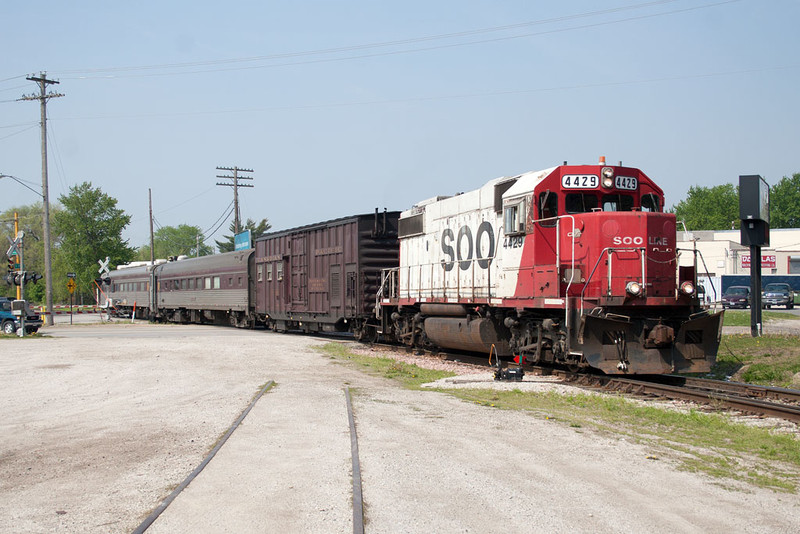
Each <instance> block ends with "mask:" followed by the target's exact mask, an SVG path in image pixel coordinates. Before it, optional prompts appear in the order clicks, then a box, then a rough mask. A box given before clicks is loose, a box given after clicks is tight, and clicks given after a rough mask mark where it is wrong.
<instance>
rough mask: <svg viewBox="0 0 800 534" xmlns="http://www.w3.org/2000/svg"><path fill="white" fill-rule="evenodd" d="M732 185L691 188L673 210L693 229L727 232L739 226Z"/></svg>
mask: <svg viewBox="0 0 800 534" xmlns="http://www.w3.org/2000/svg"><path fill="white" fill-rule="evenodd" d="M738 189H739V188H738V187H734V185H733V184H722V185H716V186H714V187H700V186H691V187H690V188H689V192H688V193H687V195H686V198H685V199H684V200H681V201H680V202H678V203H677V204H676V205H675V206H673V207H672V211H673V212H674V213H675V216H676V217H677V219H678V220H679V221H683V222H684V223H686V228H687V229H688V230H689V231H692V230H730V229H731V226H733V227H735V228H738V227H739V191H738Z"/></svg>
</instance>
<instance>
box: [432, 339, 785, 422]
mask: <svg viewBox="0 0 800 534" xmlns="http://www.w3.org/2000/svg"><path fill="white" fill-rule="evenodd" d="M438 356H439V357H443V358H445V359H447V360H450V361H461V362H464V363H471V364H478V365H485V366H487V367H488V366H489V360H488V359H487V358H486V357H476V356H471V355H464V354H450V353H440V354H439V355H438ZM513 365H514V364H512V366H513ZM522 367H523V369H524V370H525V372H526V373H534V374H540V375H552V376H558V377H560V378H561V379H562V380H563V381H564V382H566V383H571V384H575V385H578V386H581V387H587V388H592V389H598V390H602V391H613V392H618V393H624V394H627V395H634V396H644V397H650V398H663V399H669V400H685V401H690V402H695V403H698V404H703V405H706V406H711V407H713V408H715V409H729V410H736V411H739V412H742V413H745V414H748V415H758V416H766V417H776V418H779V419H783V420H786V421H792V422H794V423H800V391H798V390H794V389H786V388H776V387H767V386H757V385H753V384H743V383H740V382H725V381H722V380H711V379H707V378H694V377H685V376H678V375H663V376H646V377H639V376H630V377H616V376H609V375H598V374H589V373H576V372H572V371H567V370H564V369H559V368H551V367H542V366H533V365H523V366H522Z"/></svg>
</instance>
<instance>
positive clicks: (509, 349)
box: [376, 159, 722, 374]
mask: <svg viewBox="0 0 800 534" xmlns="http://www.w3.org/2000/svg"><path fill="white" fill-rule="evenodd" d="M399 234H400V266H399V268H396V269H389V270H386V271H384V273H383V280H382V282H383V283H382V287H381V290H380V292H379V294H378V296H377V307H376V313H377V315H378V318H379V319H380V322H381V323H380V328H381V333H382V334H383V335H384V336H386V337H391V338H395V339H398V340H401V341H403V342H404V343H406V344H408V345H410V346H418V347H440V348H451V349H461V350H470V351H476V352H482V353H490V352H495V353H496V354H498V355H499V356H500V357H506V358H514V359H515V360H517V361H521V359H522V358H525V359H526V360H527V361H529V362H534V363H536V362H539V363H561V364H565V365H567V366H570V367H572V368H594V369H598V370H600V371H603V372H605V373H609V374H662V373H673V372H705V371H708V370H709V369H710V367H711V365H712V364H713V363H714V361H715V359H716V353H717V349H718V347H719V342H720V335H721V325H722V313H721V312H718V313H714V312H712V311H710V310H708V309H706V308H704V307H703V306H702V304H701V301H700V300H699V299H698V296H697V294H696V291H695V288H696V287H697V265H698V252H696V251H694V250H680V249H678V248H677V247H676V244H677V243H676V221H675V215H674V214H671V213H664V194H663V191H662V189H661V188H660V187H658V185H656V184H655V182H653V181H652V180H651V179H650V178H648V177H647V176H646V175H645V174H644V173H643V172H642V171H641V170H639V169H636V168H631V167H623V166H622V165H621V164H620V165H618V166H608V165H606V164H605V161H604V160H603V159H601V161H600V163H599V164H597V165H567V164H564V165H560V166H558V167H553V168H549V169H545V170H542V171H534V172H527V173H525V174H521V175H518V176H514V177H503V178H497V179H495V180H492V181H490V182H488V183H486V184H485V185H484V186H483V187H481V188H480V189H476V190H474V191H469V192H467V193H462V194H458V195H456V196H452V197H436V198H433V199H429V200H426V201H423V202H420V203H418V204H416V205H415V206H414V207H413V208H411V209H410V210H407V211H405V212H403V213H402V214H401V216H400V220H399ZM681 254H686V255H693V261H692V262H691V263H692V265H690V266H680V265H679V261H678V260H679V256H680V255H681ZM687 263H688V262H687Z"/></svg>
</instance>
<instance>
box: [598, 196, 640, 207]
mask: <svg viewBox="0 0 800 534" xmlns="http://www.w3.org/2000/svg"><path fill="white" fill-rule="evenodd" d="M632 209H633V197H632V196H631V195H622V194H613V195H603V211H631V210H632Z"/></svg>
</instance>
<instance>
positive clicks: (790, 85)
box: [0, 0, 800, 246]
mask: <svg viewBox="0 0 800 534" xmlns="http://www.w3.org/2000/svg"><path fill="white" fill-rule="evenodd" d="M0 21H2V32H0V48H1V49H2V50H3V59H2V62H0V80H2V81H0V174H10V175H13V176H15V177H18V178H20V179H23V180H26V181H28V182H30V183H31V185H32V187H34V188H36V187H39V186H40V185H41V170H40V169H41V161H40V151H39V129H38V121H39V107H38V104H37V103H36V102H17V101H15V99H17V98H19V97H21V96H22V95H23V94H31V93H33V92H34V91H35V90H36V85H35V84H34V83H33V82H29V81H26V80H25V76H26V75H29V74H38V73H39V72H40V71H46V72H47V75H48V77H50V78H53V79H58V80H60V82H61V83H60V85H57V86H51V87H52V89H53V90H57V91H59V92H62V93H64V94H65V95H66V96H65V97H64V98H58V99H53V100H51V101H50V104H49V106H48V112H49V119H50V120H49V121H48V124H49V134H50V135H49V138H50V188H51V194H50V196H51V199H52V200H56V199H57V198H58V196H59V195H61V194H64V193H65V192H67V191H68V188H69V187H70V186H71V185H75V184H78V183H81V182H83V181H91V182H92V184H93V185H95V186H99V187H101V188H102V190H103V191H104V192H106V193H108V194H109V195H111V196H113V197H115V198H117V199H118V200H119V206H120V207H121V208H122V209H124V210H125V211H126V212H127V213H128V214H130V215H132V217H133V220H132V223H131V225H130V226H129V227H128V229H127V230H126V232H125V234H124V235H125V237H126V238H128V239H129V240H130V244H131V245H133V246H140V245H142V244H145V243H147V241H148V224H147V190H148V188H152V190H153V202H154V211H155V217H156V220H157V221H158V223H159V224H160V225H162V226H166V225H178V224H182V223H186V224H191V225H197V226H199V227H201V229H203V230H207V229H210V228H212V227H213V226H214V222H215V221H217V220H218V219H219V218H220V216H221V215H222V214H223V213H224V212H225V211H226V208H227V207H228V206H229V204H230V203H231V201H232V191H231V189H230V188H228V187H220V186H216V185H215V183H216V182H217V181H218V180H217V179H216V178H215V175H216V174H218V171H216V169H215V167H217V166H234V165H237V166H240V167H245V168H251V169H254V170H255V172H254V173H253V177H254V180H253V181H252V182H251V183H252V184H253V185H255V187H254V188H252V189H242V190H240V191H241V195H240V198H241V206H242V216H243V218H247V217H250V218H253V219H260V218H263V217H267V218H268V219H269V221H270V222H271V223H272V225H273V229H281V228H288V227H292V226H298V225H301V224H307V223H311V222H316V221H320V220H326V219H331V218H336V217H340V216H345V215H351V214H354V213H363V212H370V211H372V210H373V209H374V208H375V207H380V208H381V209H382V208H383V207H387V208H389V209H406V208H408V207H410V206H411V205H412V204H414V203H415V202H416V201H418V200H421V199H425V198H429V197H432V196H435V195H438V194H453V193H455V192H458V191H467V190H471V189H474V188H477V187H479V186H480V185H481V184H483V183H484V182H485V181H487V180H489V179H491V178H495V177H498V176H504V175H505V176H508V175H514V174H518V173H521V172H525V171H528V170H536V169H543V168H546V167H550V166H553V165H557V164H560V163H561V162H562V161H564V160H567V161H569V162H570V163H593V162H596V161H597V159H598V157H599V156H601V155H604V156H606V157H607V159H608V161H609V162H617V161H620V160H622V161H623V162H624V163H625V164H626V165H631V166H636V167H639V168H641V169H642V170H643V171H644V172H645V173H647V174H648V175H649V176H651V178H653V179H655V180H656V181H657V182H658V183H660V184H661V186H662V187H663V188H664V190H665V193H666V195H667V205H668V206H670V205H673V204H675V203H677V202H678V201H680V200H681V199H682V198H684V196H685V194H686V192H687V190H688V188H689V187H690V186H692V185H702V186H713V185H717V184H722V183H738V176H739V175H740V174H761V175H762V176H764V177H765V178H766V179H767V181H768V182H769V183H775V182H777V181H778V180H780V178H781V177H782V176H785V175H790V174H792V173H795V172H800V159H799V158H800V151H799V150H798V146H799V143H798V142H799V141H800V105H798V87H800V83H798V81H799V80H798V78H799V75H800V58H798V53H800V32H799V31H798V29H797V25H798V21H800V2H798V1H797V0H738V1H724V0H708V1H703V0H699V1H689V0H673V1H651V2H645V1H642V0H595V1H567V2H542V1H534V0H514V1H505V2H498V1H496V0H494V1H488V0H485V1H483V0H481V1H478V0H458V1H456V0H445V1H436V0H426V1H418V0H405V1H403V2H386V1H384V2H378V1H366V0H361V1H358V0H338V1H332V0H329V1H322V0H317V1H296V2H276V1H252V2H237V1H233V2H228V3H222V2H207V1H204V0H201V1H193V2H183V1H181V2H163V1H159V2H153V1H149V0H145V1H139V2H125V3H122V2H107V1H102V2H101V1H92V2H71V3H67V2H54V1H43V2H38V3H35V4H32V3H26V2H3V5H2V7H0ZM35 201H36V196H35V194H34V193H32V192H31V191H29V190H28V189H25V188H24V187H22V186H20V185H19V184H18V183H16V182H14V181H12V180H10V179H8V178H4V179H1V180H0V210H5V209H7V208H9V207H12V206H17V205H24V204H30V203H33V202H35ZM229 220H230V219H229ZM227 224H228V223H227V222H226V223H225V224H224V225H223V230H227ZM221 234H222V232H221V231H220V232H218V233H217V234H216V235H215V236H214V237H216V238H217V239H219V238H220V237H221ZM211 243H212V244H213V241H211Z"/></svg>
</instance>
